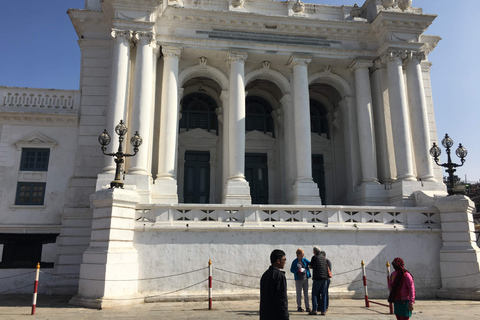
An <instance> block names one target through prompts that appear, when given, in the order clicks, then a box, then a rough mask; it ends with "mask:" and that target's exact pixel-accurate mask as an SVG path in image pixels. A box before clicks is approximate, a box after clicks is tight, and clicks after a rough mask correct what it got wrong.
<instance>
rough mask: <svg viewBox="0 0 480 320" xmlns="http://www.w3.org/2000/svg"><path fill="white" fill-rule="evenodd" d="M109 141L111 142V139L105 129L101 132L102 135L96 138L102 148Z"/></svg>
mask: <svg viewBox="0 0 480 320" xmlns="http://www.w3.org/2000/svg"><path fill="white" fill-rule="evenodd" d="M110 141H112V139H111V138H110V135H109V134H108V132H107V129H105V130H103V133H102V134H100V135H99V136H98V142H99V143H100V144H101V145H102V146H106V145H108V144H109V143H110Z"/></svg>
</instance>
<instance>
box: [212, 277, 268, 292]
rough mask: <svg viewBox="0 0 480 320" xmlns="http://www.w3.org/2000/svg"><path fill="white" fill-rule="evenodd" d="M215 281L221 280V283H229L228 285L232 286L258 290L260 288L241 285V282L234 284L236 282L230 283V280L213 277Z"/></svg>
mask: <svg viewBox="0 0 480 320" xmlns="http://www.w3.org/2000/svg"><path fill="white" fill-rule="evenodd" d="M215 281H217V282H221V283H225V284H230V285H232V286H237V287H244V288H251V289H258V290H260V288H259V287H252V286H246V285H243V284H236V283H231V282H227V281H222V280H218V279H215Z"/></svg>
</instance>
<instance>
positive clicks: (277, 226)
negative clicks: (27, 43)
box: [0, 0, 480, 307]
mask: <svg viewBox="0 0 480 320" xmlns="http://www.w3.org/2000/svg"><path fill="white" fill-rule="evenodd" d="M419 4H420V3H419ZM415 5H416V3H414V6H413V7H412V6H411V1H405V0H397V1H393V0H392V1H386V0H367V1H365V3H364V4H363V5H362V6H360V7H358V6H327V5H321V4H308V3H303V2H301V1H268V0H245V1H244V0H208V1H207V0H195V1H193V0H176V1H167V0H164V1H162V0H103V1H100V0H86V1H85V8H83V9H70V10H69V11H68V15H69V16H70V18H71V20H72V23H73V25H74V27H75V30H76V32H77V35H78V44H79V47H80V50H81V73H80V74H81V79H80V88H79V90H78V91H63V90H46V89H29V88H11V87H0V108H1V109H0V130H1V135H0V150H1V151H0V152H1V153H0V154H1V155H2V156H1V157H0V183H1V186H0V187H1V189H0V192H1V194H2V201H1V202H0V208H1V212H0V217H1V219H2V224H1V225H0V248H2V261H1V262H0V268H1V269H0V277H1V276H2V275H5V276H8V277H10V276H12V277H15V276H17V275H20V274H22V270H23V269H24V268H27V267H28V268H30V267H31V266H32V264H34V265H36V263H35V262H36V261H37V260H38V261H41V262H42V264H43V265H44V266H46V267H47V268H49V269H50V271H48V273H46V274H45V281H46V282H47V283H48V284H46V285H45V286H44V287H43V288H44V290H45V292H47V293H70V294H77V296H76V297H75V298H74V299H73V300H72V302H73V303H76V304H81V305H87V306H95V307H98V306H100V307H105V306H108V305H112V304H115V303H127V302H135V301H136V302H138V301H139V300H138V299H139V297H140V299H141V297H147V296H152V295H158V296H161V295H162V294H163V293H165V292H169V291H173V290H176V289H181V290H180V294H183V295H193V294H199V292H200V293H202V292H203V291H202V290H203V289H202V288H200V287H193V288H190V287H189V285H190V284H191V283H192V281H193V282H195V280H194V279H193V278H189V276H188V277H184V278H182V277H172V279H171V282H169V283H163V282H158V281H157V282H155V281H146V279H159V278H161V277H162V276H168V275H174V274H177V273H178V272H187V273H188V272H189V270H192V269H195V268H196V267H199V266H204V265H206V263H207V262H208V260H209V259H210V260H212V261H213V264H214V265H215V263H220V262H221V263H222V265H224V269H228V270H232V271H234V272H237V273H240V274H245V273H250V274H251V273H252V272H255V273H256V274H260V273H261V271H262V270H263V269H264V268H266V266H267V265H268V254H269V252H270V251H271V249H273V248H276V247H282V248H283V249H284V250H285V251H287V252H288V253H290V254H291V255H290V257H293V255H294V254H293V252H294V251H295V249H296V248H297V247H299V246H300V247H305V249H307V248H308V247H309V246H312V245H320V246H322V247H324V248H325V250H326V251H327V252H328V254H329V257H330V259H332V261H334V263H335V264H336V266H338V269H337V270H338V271H339V272H341V271H345V272H348V271H349V270H353V269H356V268H357V267H358V264H359V263H360V261H361V260H365V261H366V262H367V264H370V265H371V266H372V267H377V269H378V268H382V266H383V265H384V264H385V262H386V261H387V260H391V259H393V258H394V257H395V256H402V255H403V256H404V257H405V259H406V260H408V261H409V262H410V266H411V267H410V268H409V269H410V270H414V271H416V272H417V275H419V280H418V285H417V290H418V291H419V292H420V294H423V295H424V296H434V295H439V294H441V293H442V292H443V293H444V294H451V290H457V291H458V290H461V291H462V292H469V293H468V294H472V292H475V291H476V290H478V287H479V286H480V274H479V253H480V251H479V249H478V247H477V246H476V245H475V241H474V236H473V223H472V217H471V212H472V210H473V207H474V206H473V204H472V202H471V201H470V200H469V199H468V198H465V197H456V196H452V197H447V196H446V195H447V193H446V187H445V185H444V184H443V183H442V174H441V171H440V169H439V168H438V167H435V166H434V162H433V160H432V158H431V156H430V155H429V148H430V147H431V145H432V143H433V142H436V141H437V131H436V127H435V120H434V109H433V102H432V91H431V87H430V68H431V63H430V62H429V61H428V55H429V53H430V52H431V51H432V50H433V49H434V48H435V46H436V44H437V43H438V41H439V40H440V38H439V37H438V36H431V35H428V34H427V33H426V32H427V29H428V27H429V25H430V24H431V23H432V21H433V20H434V19H435V17H436V16H435V15H434V14H430V13H425V12H423V11H422V9H421V8H416V7H415ZM121 120H122V121H123V122H124V123H125V125H126V126H127V127H128V131H127V133H126V136H125V140H124V141H123V142H122V145H121V147H122V152H125V153H129V154H133V153H134V151H133V147H132V146H131V145H130V144H129V141H130V138H132V136H133V134H134V133H135V132H138V134H139V135H140V136H141V137H142V139H143V143H142V145H141V146H140V147H139V149H138V152H137V153H136V154H135V155H134V156H128V157H126V158H125V163H124V165H123V166H121V178H122V180H123V183H124V185H125V186H124V188H123V189H120V188H113V189H110V182H111V181H112V180H113V178H114V175H115V172H116V169H117V165H116V163H115V162H114V158H115V157H112V156H105V155H104V154H103V153H102V151H101V146H100V144H99V141H98V136H99V135H100V134H101V133H102V132H103V130H104V129H106V130H107V132H108V133H109V134H110V137H111V142H110V144H108V145H107V146H106V151H105V152H106V153H115V152H117V150H119V146H120V145H119V140H118V135H117V134H116V133H115V127H116V126H117V125H118V124H119V122H120V121H121ZM119 168H120V167H119ZM398 243H402V245H400V246H399V245H398ZM26 247H28V248H30V249H29V251H27V252H28V254H17V253H16V252H18V251H19V250H20V249H21V248H26ZM407 248H408V250H407ZM412 251H413V253H412ZM307 252H308V251H307ZM194 257H195V258H196V259H195V260H196V261H200V262H197V263H192V258H194ZM262 259H263V260H265V265H259V263H258V261H259V260H262ZM172 261H174V263H173V264H174V266H172ZM235 261H243V262H244V265H239V264H238V263H236V262H235ZM425 266H428V268H427V269H425ZM46 270H48V269H46ZM356 276H357V275H355V274H354V275H352V276H351V277H348V276H346V278H345V279H344V280H345V281H347V282H350V283H351V284H350V285H343V286H339V287H338V288H337V289H338V291H339V292H343V293H352V294H357V293H358V292H359V291H360V290H361V288H360V286H357V285H356V284H355V283H357V282H355V279H356V278H355V277H356ZM155 277H157V278H155ZM9 279H10V278H9ZM225 279H226V280H225V281H224V282H223V283H220V284H219V285H218V287H217V288H218V291H219V294H228V293H229V292H232V291H238V290H242V289H245V288H240V289H239V288H238V287H235V284H234V285H232V283H230V284H229V282H228V281H233V279H235V275H234V274H233V275H232V274H230V275H228V274H227V275H225ZM422 279H424V280H422ZM452 279H455V281H454V280H452ZM458 279H460V280H458ZM15 281H16V280H11V282H9V285H8V287H9V288H10V287H11V288H15V286H16V287H17V288H18V281H20V280H18V281H17V282H15ZM22 281H23V280H22ZM20 282H21V281H20ZM236 285H237V286H238V284H236ZM252 286H253V284H251V285H250V284H249V285H246V288H252ZM475 286H476V287H475ZM186 287H189V288H190V289H185V290H183V289H182V288H186ZM374 287H375V285H374ZM292 288H293V287H292ZM438 288H441V290H438ZM475 288H477V289H476V290H475ZM182 290H183V291H182ZM374 290H377V291H378V295H382V294H384V292H383V291H382V288H381V287H378V288H374ZM17 291H19V292H21V290H20V289H18V290H17ZM247 291H248V290H246V289H245V292H247ZM374 292H375V291H374ZM129 299H130V300H129Z"/></svg>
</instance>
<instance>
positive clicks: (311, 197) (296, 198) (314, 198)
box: [292, 179, 322, 206]
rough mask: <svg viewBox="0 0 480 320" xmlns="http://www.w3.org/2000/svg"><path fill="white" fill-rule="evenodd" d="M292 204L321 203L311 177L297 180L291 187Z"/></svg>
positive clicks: (316, 187) (318, 192)
mask: <svg viewBox="0 0 480 320" xmlns="http://www.w3.org/2000/svg"><path fill="white" fill-rule="evenodd" d="M292 196H293V199H292V200H293V204H305V205H316V206H318V205H321V204H322V200H321V199H320V191H319V189H318V186H317V184H316V183H315V182H313V180H312V179H308V180H298V181H296V182H295V184H294V185H293V187H292Z"/></svg>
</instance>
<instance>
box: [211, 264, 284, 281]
mask: <svg viewBox="0 0 480 320" xmlns="http://www.w3.org/2000/svg"><path fill="white" fill-rule="evenodd" d="M215 270H219V271H223V272H226V273H233V274H236V275H239V276H244V277H250V278H256V279H260V278H261V277H259V276H251V275H248V274H242V273H238V272H233V271H229V270H225V269H221V268H219V267H215ZM287 280H291V279H287Z"/></svg>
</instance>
